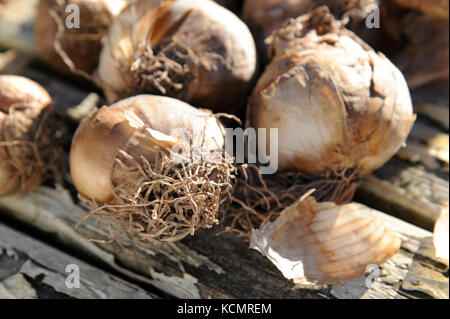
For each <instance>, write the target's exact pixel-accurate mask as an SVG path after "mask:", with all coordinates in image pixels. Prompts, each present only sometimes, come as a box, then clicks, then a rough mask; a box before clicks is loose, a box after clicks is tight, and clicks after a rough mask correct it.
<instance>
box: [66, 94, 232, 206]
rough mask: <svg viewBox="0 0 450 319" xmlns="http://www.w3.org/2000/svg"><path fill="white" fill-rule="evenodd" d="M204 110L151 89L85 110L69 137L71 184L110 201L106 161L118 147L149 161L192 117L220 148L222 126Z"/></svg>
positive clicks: (173, 140)
mask: <svg viewBox="0 0 450 319" xmlns="http://www.w3.org/2000/svg"><path fill="white" fill-rule="evenodd" d="M209 116H210V114H208V113H207V112H205V111H201V110H197V109H195V108H193V107H192V106H190V105H188V104H186V103H183V102H181V101H178V100H175V99H172V98H167V97H162V96H151V95H141V96H137V97H131V98H127V99H124V100H121V101H119V102H117V103H115V104H113V105H111V106H110V107H103V108H101V109H100V110H98V111H95V112H93V113H91V114H90V115H89V116H88V117H87V118H85V119H84V120H83V121H82V122H81V124H80V126H79V127H78V129H77V132H76V133H75V136H74V138H73V142H72V149H71V153H70V164H71V165H70V168H71V172H72V177H73V181H74V185H75V187H76V188H77V189H78V191H79V192H80V193H81V194H82V195H84V196H86V197H89V198H91V199H94V200H95V201H97V202H100V203H110V204H113V203H114V196H113V194H112V189H111V183H110V179H111V176H110V164H111V163H112V162H113V160H114V158H115V157H117V156H119V152H118V150H123V151H126V152H128V153H129V154H130V155H131V156H133V157H134V158H137V159H139V158H140V157H141V156H143V157H145V158H146V159H147V160H148V161H149V162H154V161H155V155H156V153H157V152H158V151H162V152H166V153H168V151H169V150H170V149H171V148H172V147H174V146H175V145H176V144H177V143H178V142H179V137H178V136H172V135H171V134H173V133H176V132H177V131H176V129H179V128H182V129H183V130H187V132H189V133H190V134H192V133H193V128H194V123H195V122H196V121H200V122H199V123H204V124H205V127H206V134H207V135H206V136H205V138H206V140H207V141H209V142H210V144H211V145H212V146H211V148H212V149H213V150H214V148H215V146H216V145H217V147H216V149H221V148H222V147H223V144H224V139H223V136H222V128H221V127H220V126H219V125H218V123H217V121H216V120H215V119H214V118H208V117H209ZM202 118H204V120H202ZM148 129H150V130H148ZM142 130H144V133H142ZM145 130H147V131H145ZM216 143H217V144H216ZM124 173H125V172H122V171H121V170H119V172H118V173H117V174H116V176H115V177H114V178H117V180H114V182H113V184H120V183H121V182H122V181H123V180H122V178H123V176H122V174H124ZM92 176H96V178H92Z"/></svg>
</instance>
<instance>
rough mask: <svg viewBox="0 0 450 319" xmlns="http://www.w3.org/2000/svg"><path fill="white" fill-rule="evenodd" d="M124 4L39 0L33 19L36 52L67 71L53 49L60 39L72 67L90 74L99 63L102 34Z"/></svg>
mask: <svg viewBox="0 0 450 319" xmlns="http://www.w3.org/2000/svg"><path fill="white" fill-rule="evenodd" d="M127 4H128V1H127V0H40V2H39V6H38V11H37V16H36V23H35V37H36V48H37V51H38V53H39V56H40V57H41V58H42V59H43V60H44V61H45V62H46V63H48V64H49V65H51V66H52V67H53V68H55V69H56V70H58V71H60V72H64V73H68V72H70V71H71V70H70V68H69V66H68V65H67V63H66V62H65V61H64V60H63V59H62V58H61V56H60V54H59V53H58V52H57V51H56V49H55V43H56V42H59V44H60V46H61V49H62V50H63V51H64V53H65V54H66V55H67V57H68V58H69V59H70V60H71V61H72V62H73V64H74V67H75V69H76V70H80V71H83V72H86V73H88V74H91V73H92V72H93V71H94V70H95V69H96V67H97V65H98V61H99V56H100V51H101V48H102V38H103V37H104V36H105V34H106V32H107V30H108V28H109V26H110V25H111V22H112V20H113V18H114V17H115V16H116V15H118V14H119V13H120V11H121V10H122V9H123V8H124V7H125V6H126V5H127ZM54 14H55V15H56V19H57V20H55V17H54ZM58 24H59V25H58ZM59 37H60V38H59Z"/></svg>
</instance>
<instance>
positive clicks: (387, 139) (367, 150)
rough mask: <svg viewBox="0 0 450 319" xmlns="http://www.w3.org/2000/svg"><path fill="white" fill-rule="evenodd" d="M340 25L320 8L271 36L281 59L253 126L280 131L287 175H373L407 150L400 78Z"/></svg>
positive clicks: (260, 88) (406, 98)
mask: <svg viewBox="0 0 450 319" xmlns="http://www.w3.org/2000/svg"><path fill="white" fill-rule="evenodd" d="M336 23H337V22H336V21H334V19H333V18H332V16H331V15H330V14H329V12H328V10H326V8H318V9H316V10H315V11H314V12H313V13H311V14H308V15H305V16H302V17H300V18H298V19H297V20H291V21H290V22H288V23H287V24H286V25H285V26H284V27H283V28H281V29H280V30H279V31H277V32H275V33H274V35H273V37H272V40H271V42H272V47H271V51H272V52H273V55H274V56H275V59H274V60H273V62H272V63H271V64H270V65H269V66H268V67H267V69H266V71H265V73H264V74H263V75H262V77H261V78H260V79H259V82H258V84H257V86H256V88H255V90H254V92H253V95H252V97H251V99H250V102H249V108H250V110H249V119H248V120H249V124H250V126H252V127H257V128H278V130H279V142H278V153H279V168H280V170H282V171H298V172H303V173H305V174H309V175H313V176H320V175H327V174H328V173H330V172H334V173H335V174H341V173H342V172H345V171H347V170H350V169H352V170H355V171H357V176H359V177H362V176H366V175H369V174H371V173H372V172H373V171H374V170H376V169H378V168H380V167H381V166H383V165H384V164H385V163H386V162H387V161H388V160H389V159H390V158H391V157H392V156H393V155H394V154H395V153H396V152H397V151H398V150H399V149H400V148H401V147H402V146H403V145H404V143H405V141H406V138H407V136H408V134H409V132H410V130H411V128H412V125H413V123H414V121H415V115H414V114H413V109H412V102H411V97H410V94H409V89H408V87H407V84H406V81H405V79H404V77H403V75H402V74H401V72H400V71H399V70H398V69H397V68H396V67H395V66H394V65H393V64H392V63H391V62H390V61H389V60H388V59H387V58H386V57H385V56H384V55H382V54H381V53H378V54H377V53H375V52H374V51H373V50H372V49H371V48H370V47H369V46H367V45H366V44H365V43H364V42H362V41H361V40H360V39H359V38H357V37H356V36H355V35H354V34H353V33H352V32H350V31H348V30H346V29H345V28H343V27H342V25H340V24H339V23H337V24H336ZM293 30H295V31H293ZM259 143H263V144H264V143H266V141H265V140H262V141H261V140H260V141H259Z"/></svg>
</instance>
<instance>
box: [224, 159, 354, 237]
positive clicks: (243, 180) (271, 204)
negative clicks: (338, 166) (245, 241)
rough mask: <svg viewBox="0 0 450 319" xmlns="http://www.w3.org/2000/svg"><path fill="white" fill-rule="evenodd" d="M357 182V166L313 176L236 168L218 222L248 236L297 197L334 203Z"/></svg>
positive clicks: (343, 199)
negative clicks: (230, 192) (226, 204)
mask: <svg viewBox="0 0 450 319" xmlns="http://www.w3.org/2000/svg"><path fill="white" fill-rule="evenodd" d="M359 183H360V181H359V178H358V170H357V169H349V170H346V171H342V172H338V173H327V174H326V175H323V176H321V177H317V176H316V177H313V176H309V175H306V174H304V173H300V172H279V173H277V174H275V175H264V176H263V175H262V174H261V172H260V170H259V168H258V166H256V165H243V166H241V167H240V169H239V174H238V178H237V185H236V188H235V192H234V194H233V197H232V204H231V205H229V207H227V209H226V211H225V213H224V216H223V217H222V224H223V225H224V226H225V229H226V231H228V232H234V233H237V234H238V235H240V236H242V237H246V238H250V236H251V234H252V230H253V229H259V228H260V227H261V226H262V225H264V224H265V223H267V222H273V221H275V220H276V219H277V218H278V216H279V215H280V213H281V212H282V211H283V210H284V209H285V208H287V207H289V206H291V205H292V204H294V203H295V202H296V201H297V200H298V199H299V198H301V197H302V196H304V195H306V194H307V193H312V196H313V197H314V198H315V199H316V201H318V202H323V201H333V202H335V203H337V204H343V203H348V202H350V201H351V200H352V198H353V196H354V194H355V191H356V189H357V187H358V185H359Z"/></svg>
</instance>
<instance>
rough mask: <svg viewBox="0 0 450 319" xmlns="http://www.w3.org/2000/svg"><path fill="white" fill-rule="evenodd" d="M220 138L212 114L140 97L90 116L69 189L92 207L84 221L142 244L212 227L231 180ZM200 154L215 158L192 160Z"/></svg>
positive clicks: (79, 138)
mask: <svg viewBox="0 0 450 319" xmlns="http://www.w3.org/2000/svg"><path fill="white" fill-rule="evenodd" d="M224 132H225V131H224V128H223V127H222V125H221V124H220V123H219V122H218V120H217V118H216V117H215V116H213V115H212V114H211V113H210V112H207V111H205V110H199V109H196V108H194V107H192V106H190V105H189V104H187V103H184V102H181V101H179V100H176V99H173V98H168V97H162V96H152V95H139V96H135V97H130V98H127V99H124V100H121V101H119V102H117V103H115V104H113V105H111V106H110V107H103V108H101V109H99V110H96V111H94V112H93V113H91V114H90V115H89V116H88V117H86V118H85V119H83V121H82V122H81V124H80V126H79V128H78V129H77V131H76V133H75V136H74V138H73V142H72V147H71V152H70V170H71V175H72V179H73V182H74V185H75V187H76V188H77V190H78V192H79V194H80V198H81V199H82V200H83V201H84V202H85V203H86V205H87V206H88V207H89V208H91V209H92V212H91V214H90V215H88V216H91V215H95V216H97V217H99V218H102V220H104V222H105V227H106V228H107V227H109V226H107V225H113V229H114V230H115V231H117V232H118V233H120V234H122V235H124V236H128V237H130V238H132V239H133V240H137V241H140V242H144V243H145V242H149V241H177V240H180V239H182V238H184V237H186V236H188V235H193V234H194V233H195V231H197V230H198V229H200V228H210V227H212V226H213V225H215V224H216V223H217V214H218V211H219V207H220V206H221V205H222V204H223V203H224V201H226V200H227V196H229V193H230V192H231V188H232V181H233V179H234V177H233V176H234V167H233V165H232V163H228V162H225V161H222V159H223V158H222V155H223V150H224V143H225V139H224ZM186 143H188V144H186ZM200 150H201V152H203V153H202V154H219V155H220V160H219V161H217V162H214V161H211V162H210V161H207V160H206V159H205V158H204V157H196V158H194V157H192V158H190V156H194V155H192V154H198V153H197V152H198V151H200ZM174 156H175V157H174ZM177 156H181V157H180V158H185V159H187V162H183V163H184V164H181V163H179V162H177V161H176V159H177V158H178V157H177ZM183 156H184V157H183ZM130 220H131V221H132V222H131V225H130V224H129V223H130ZM108 235H111V234H110V233H109V234H108ZM119 237H120V236H119Z"/></svg>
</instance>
